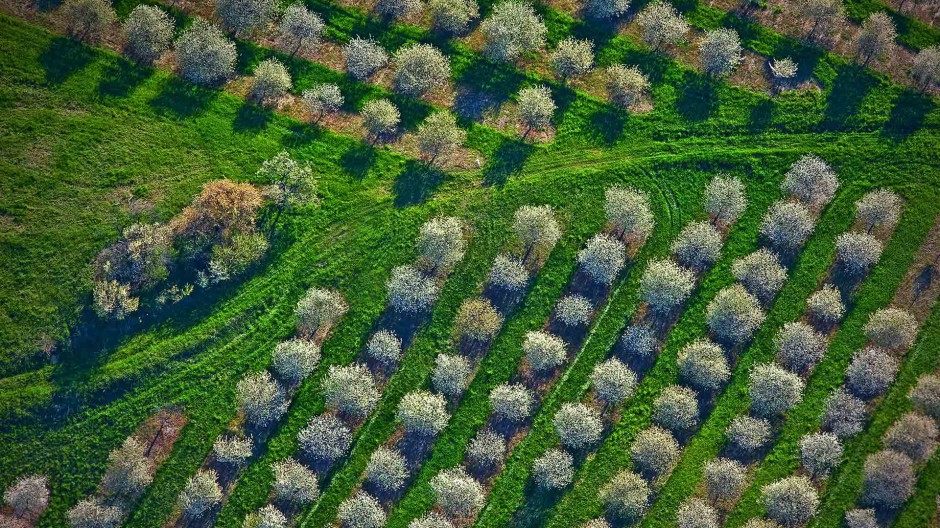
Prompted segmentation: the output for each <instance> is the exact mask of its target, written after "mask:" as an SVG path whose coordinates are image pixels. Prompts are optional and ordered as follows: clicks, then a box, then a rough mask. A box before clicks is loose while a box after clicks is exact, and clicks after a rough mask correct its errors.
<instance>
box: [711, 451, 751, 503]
mask: <svg viewBox="0 0 940 528" xmlns="http://www.w3.org/2000/svg"><path fill="white" fill-rule="evenodd" d="M702 473H703V479H704V482H705V490H706V492H707V493H708V496H709V498H711V499H712V500H715V501H718V500H729V499H734V498H735V497H737V496H738V495H739V494H740V493H741V491H742V490H743V488H744V484H745V483H746V479H747V470H746V469H745V468H744V465H742V464H741V463H740V462H738V461H737V460H732V459H729V458H716V459H713V460H709V461H708V462H706V463H705V468H704V469H703V471H702Z"/></svg>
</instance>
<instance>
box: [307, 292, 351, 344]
mask: <svg viewBox="0 0 940 528" xmlns="http://www.w3.org/2000/svg"><path fill="white" fill-rule="evenodd" d="M348 309H349V305H348V304H346V300H345V299H344V298H343V294H341V293H339V292H338V291H336V290H326V289H321V288H316V287H314V288H310V289H309V290H307V293H305V294H304V296H303V297H301V298H300V300H299V301H297V307H296V308H294V315H295V316H296V317H297V331H298V332H299V333H300V334H301V335H304V336H311V337H312V336H315V335H317V334H318V333H319V332H320V331H321V330H324V329H328V328H330V327H332V326H333V325H335V324H336V323H337V322H339V320H340V319H341V318H342V317H343V315H345V314H346V311H347V310H348Z"/></svg>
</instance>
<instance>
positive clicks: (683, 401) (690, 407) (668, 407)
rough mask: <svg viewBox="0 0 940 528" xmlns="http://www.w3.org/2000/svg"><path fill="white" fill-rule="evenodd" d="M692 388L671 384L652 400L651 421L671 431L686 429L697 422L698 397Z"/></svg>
mask: <svg viewBox="0 0 940 528" xmlns="http://www.w3.org/2000/svg"><path fill="white" fill-rule="evenodd" d="M697 396H698V395H697V394H696V393H695V391H694V390H692V389H689V388H687V387H681V386H679V385H671V386H669V387H666V388H665V389H663V391H662V393H660V395H659V396H658V397H657V398H656V399H655V400H654V401H653V422H655V423H657V424H659V425H661V426H663V427H665V428H666V429H669V430H671V431H687V430H689V429H691V428H693V427H695V425H696V424H697V423H698V399H697Z"/></svg>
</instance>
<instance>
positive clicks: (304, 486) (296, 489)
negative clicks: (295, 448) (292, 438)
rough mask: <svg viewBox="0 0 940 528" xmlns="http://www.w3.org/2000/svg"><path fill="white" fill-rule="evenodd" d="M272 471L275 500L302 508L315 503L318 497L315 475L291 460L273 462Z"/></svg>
mask: <svg viewBox="0 0 940 528" xmlns="http://www.w3.org/2000/svg"><path fill="white" fill-rule="evenodd" d="M272 469H273V470H274V497H275V498H276V499H277V500H279V501H281V502H286V503H288V504H292V505H295V506H302V505H306V504H310V503H312V502H314V501H316V500H317V498H318V497H319V496H320V485H319V483H318V481H317V474H316V473H314V472H313V471H310V470H309V469H307V466H304V465H303V464H301V463H300V462H298V461H296V460H294V459H293V458H288V459H286V460H282V461H280V462H275V463H274V465H273V468H272Z"/></svg>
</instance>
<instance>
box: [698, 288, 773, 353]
mask: <svg viewBox="0 0 940 528" xmlns="http://www.w3.org/2000/svg"><path fill="white" fill-rule="evenodd" d="M764 317H765V315H764V311H763V310H761V307H760V304H759V303H758V302H757V298H755V297H754V296H753V295H751V294H750V293H748V292H747V290H745V289H744V287H743V286H741V285H740V284H734V285H733V286H728V287H725V288H722V289H721V291H719V292H718V294H717V295H715V298H714V299H712V301H711V302H710V303H708V308H707V310H706V318H707V320H708V327H709V329H710V330H711V332H712V334H713V335H714V336H715V337H716V338H718V339H719V340H720V341H723V342H726V343H730V344H732V345H740V344H742V343H744V342H745V341H747V340H748V339H750V338H751V336H752V335H753V334H754V332H755V331H756V330H757V329H758V328H759V327H760V325H761V324H762V323H763V322H764Z"/></svg>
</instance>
